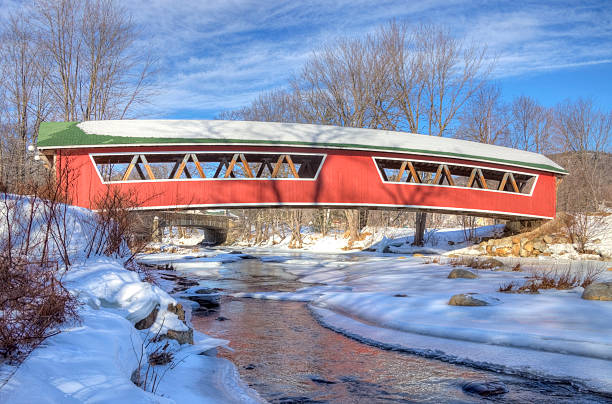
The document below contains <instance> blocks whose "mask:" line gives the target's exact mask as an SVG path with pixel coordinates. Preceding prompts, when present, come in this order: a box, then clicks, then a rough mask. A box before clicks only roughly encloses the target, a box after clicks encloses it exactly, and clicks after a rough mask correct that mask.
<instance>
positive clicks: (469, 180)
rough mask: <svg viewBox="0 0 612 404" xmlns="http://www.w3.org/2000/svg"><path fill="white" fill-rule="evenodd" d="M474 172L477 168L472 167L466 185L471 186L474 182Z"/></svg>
mask: <svg viewBox="0 0 612 404" xmlns="http://www.w3.org/2000/svg"><path fill="white" fill-rule="evenodd" d="M476 172H477V169H476V168H472V172H471V173H470V178H468V182H467V185H466V187H468V188H472V184H473V183H474V180H475V179H476Z"/></svg>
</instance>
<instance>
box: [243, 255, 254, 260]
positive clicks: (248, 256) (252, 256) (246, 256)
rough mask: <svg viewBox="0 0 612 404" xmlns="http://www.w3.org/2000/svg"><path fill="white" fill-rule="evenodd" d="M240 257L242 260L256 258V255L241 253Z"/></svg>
mask: <svg viewBox="0 0 612 404" xmlns="http://www.w3.org/2000/svg"><path fill="white" fill-rule="evenodd" d="M240 259H242V260H256V259H257V257H256V256H254V255H249V254H242V255H241V256H240Z"/></svg>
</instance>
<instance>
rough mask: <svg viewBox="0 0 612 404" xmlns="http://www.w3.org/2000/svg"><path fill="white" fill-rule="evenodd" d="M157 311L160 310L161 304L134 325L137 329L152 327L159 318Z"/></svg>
mask: <svg viewBox="0 0 612 404" xmlns="http://www.w3.org/2000/svg"><path fill="white" fill-rule="evenodd" d="M157 312H159V306H156V307H155V308H154V309H153V310H151V312H150V313H149V315H148V316H146V317H145V318H143V319H142V320H140V321H139V322H137V323H136V324H134V327H135V328H136V329H137V330H144V329H146V328H149V327H151V326H152V325H153V323H154V322H155V319H156V318H157Z"/></svg>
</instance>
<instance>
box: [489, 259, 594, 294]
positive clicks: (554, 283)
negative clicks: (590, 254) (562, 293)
mask: <svg viewBox="0 0 612 404" xmlns="http://www.w3.org/2000/svg"><path fill="white" fill-rule="evenodd" d="M602 272H603V269H599V268H597V267H596V266H594V265H587V266H586V268H580V269H575V268H573V267H572V265H570V266H569V267H568V268H566V269H548V270H536V271H534V272H533V273H532V274H531V277H530V278H529V279H528V280H527V281H526V282H525V283H523V284H520V283H519V282H509V283H506V284H503V285H500V287H499V289H498V290H499V291H500V292H515V293H538V292H539V291H540V290H542V289H544V290H545V289H557V290H568V289H574V288H576V287H583V288H586V287H587V286H589V285H590V284H592V283H593V282H595V281H597V279H598V278H599V276H600V275H601V274H602Z"/></svg>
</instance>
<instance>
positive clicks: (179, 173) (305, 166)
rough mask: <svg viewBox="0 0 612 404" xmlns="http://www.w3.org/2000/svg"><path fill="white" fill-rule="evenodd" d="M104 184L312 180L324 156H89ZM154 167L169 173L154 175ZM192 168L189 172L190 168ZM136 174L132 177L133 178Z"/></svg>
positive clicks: (250, 154)
mask: <svg viewBox="0 0 612 404" xmlns="http://www.w3.org/2000/svg"><path fill="white" fill-rule="evenodd" d="M92 157H93V159H94V162H95V165H96V168H97V169H98V172H100V173H101V175H102V177H103V178H104V179H105V181H138V180H168V179H181V178H187V179H191V178H241V179H255V178H274V179H277V178H296V179H299V178H303V179H308V178H314V177H315V176H316V174H317V172H318V170H319V168H320V166H321V164H322V162H323V157H324V155H310V154H308V155H301V154H261V153H181V154H176V153H174V154H153V153H150V154H146V153H145V154H130V155H127V154H122V155H114V154H113V155H94V156H92ZM154 164H158V165H159V164H163V165H165V166H166V167H167V168H169V170H166V171H165V172H164V173H162V174H160V173H159V170H158V173H157V174H156V173H155V169H154V168H153V165H154ZM189 167H191V169H190V168H189ZM134 174H135V175H134Z"/></svg>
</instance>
